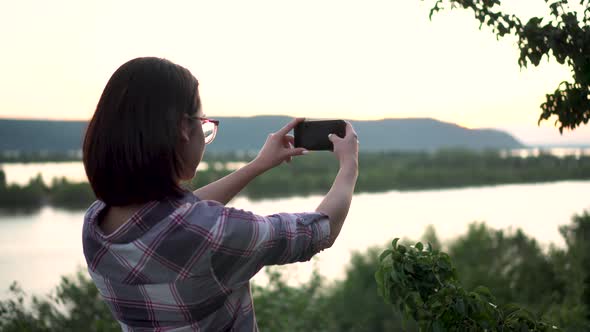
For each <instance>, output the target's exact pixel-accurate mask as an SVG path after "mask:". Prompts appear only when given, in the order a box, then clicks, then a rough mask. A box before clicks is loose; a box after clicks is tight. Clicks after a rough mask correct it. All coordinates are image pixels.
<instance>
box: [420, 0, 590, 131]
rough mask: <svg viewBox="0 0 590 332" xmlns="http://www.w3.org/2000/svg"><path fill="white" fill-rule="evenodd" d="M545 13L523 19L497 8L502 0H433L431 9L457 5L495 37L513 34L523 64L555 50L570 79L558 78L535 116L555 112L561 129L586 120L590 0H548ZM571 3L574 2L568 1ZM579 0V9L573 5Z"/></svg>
mask: <svg viewBox="0 0 590 332" xmlns="http://www.w3.org/2000/svg"><path fill="white" fill-rule="evenodd" d="M545 2H546V3H547V6H548V13H549V14H550V16H549V17H532V18H530V19H529V20H528V21H527V22H526V23H523V20H521V19H520V18H519V17H517V16H516V15H512V14H507V13H505V12H503V11H502V10H501V8H500V7H501V1H500V0H488V1H477V0H436V2H435V4H434V6H433V8H432V9H431V11H430V17H431V18H432V15H433V13H435V12H438V11H440V10H442V9H444V6H445V4H447V5H450V6H451V8H455V7H459V8H464V9H470V10H472V11H473V13H474V16H475V19H477V20H478V21H479V22H480V28H481V26H483V25H487V26H489V27H491V28H492V30H493V32H494V33H495V34H496V35H497V36H498V38H500V37H503V36H506V35H515V36H516V37H517V38H518V48H519V49H520V57H519V59H518V63H519V65H520V66H521V67H527V65H528V64H532V65H534V66H538V65H539V63H540V62H541V59H542V58H543V57H544V56H547V58H549V57H551V56H553V57H554V58H555V59H556V60H557V62H559V63H560V64H567V65H568V67H569V68H570V69H571V71H572V74H573V79H574V82H573V83H571V82H566V81H564V82H561V83H560V84H559V85H558V87H557V89H556V90H555V91H554V92H553V93H549V94H547V95H546V101H545V102H544V103H543V104H542V105H541V110H542V112H541V115H540V117H539V122H541V121H542V120H547V119H549V118H550V117H551V116H553V115H555V116H557V120H556V124H559V131H560V132H563V129H564V128H569V129H575V128H576V127H577V126H579V125H581V124H582V123H584V124H587V123H588V120H590V57H589V56H588V54H589V53H590V46H589V45H590V9H589V8H590V1H589V0H576V1H569V0H546V1H545ZM572 4H573V5H572ZM576 5H578V8H579V9H578V10H576V9H574V8H573V7H574V6H576Z"/></svg>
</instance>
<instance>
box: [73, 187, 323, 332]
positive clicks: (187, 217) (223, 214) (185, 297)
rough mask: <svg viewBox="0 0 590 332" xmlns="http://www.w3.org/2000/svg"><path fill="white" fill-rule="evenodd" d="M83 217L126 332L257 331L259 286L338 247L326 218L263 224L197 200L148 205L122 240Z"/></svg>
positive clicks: (94, 264) (106, 291)
mask: <svg viewBox="0 0 590 332" xmlns="http://www.w3.org/2000/svg"><path fill="white" fill-rule="evenodd" d="M105 208H106V205H105V204H104V203H103V202H101V201H96V202H94V203H93V204H92V205H91V206H90V208H89V209H88V211H87V212H86V215H85V217H84V227H83V236H82V237H83V246H84V256H85V257H86V262H87V264H88V271H89V273H90V276H91V277H92V280H93V281H94V283H95V284H96V286H97V288H98V290H99V292H100V294H101V296H102V298H103V299H104V300H105V302H106V303H107V304H108V306H109V308H110V309H111V312H112V313H113V315H114V317H115V318H116V319H117V320H118V321H119V323H120V324H121V327H122V329H123V330H124V331H257V330H258V327H257V324H256V318H255V315H254V308H253V304H252V296H251V293H250V282H249V281H250V279H251V278H252V277H253V276H254V275H255V274H256V272H258V271H259V270H260V269H261V268H262V267H263V266H265V265H273V264H287V263H292V262H301V261H308V260H310V259H311V257H312V256H313V255H315V254H316V253H318V252H319V251H321V250H322V249H324V248H326V247H327V246H328V244H329V234H330V226H329V221H328V218H327V216H326V215H324V214H320V213H280V214H275V215H270V216H265V217H263V216H258V215H255V214H253V213H251V212H246V211H243V210H238V209H233V208H228V207H225V206H224V205H222V204H220V203H217V202H215V201H204V200H200V199H198V198H197V197H196V196H195V195H194V194H193V193H192V192H187V193H186V194H185V196H184V197H183V198H182V199H174V200H172V199H171V200H164V201H153V202H149V203H147V204H146V205H145V206H144V207H142V208H141V209H140V210H139V211H138V212H137V213H135V214H134V215H133V216H132V217H131V218H130V219H129V220H128V221H126V222H125V223H124V224H123V225H121V226H120V227H119V228H118V229H117V230H116V231H115V232H113V233H111V234H109V235H105V234H104V233H103V232H102V231H101V230H100V228H99V227H98V226H97V223H98V220H99V218H100V217H101V212H103V211H106V209H105Z"/></svg>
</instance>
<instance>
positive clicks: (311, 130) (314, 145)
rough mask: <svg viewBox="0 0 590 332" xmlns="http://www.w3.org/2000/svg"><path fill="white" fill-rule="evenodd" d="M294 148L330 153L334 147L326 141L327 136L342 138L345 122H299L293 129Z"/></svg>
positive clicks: (344, 132) (344, 133)
mask: <svg viewBox="0 0 590 332" xmlns="http://www.w3.org/2000/svg"><path fill="white" fill-rule="evenodd" d="M294 132H295V147H296V148H300V147H301V148H305V149H307V150H315V151H321V150H326V151H332V150H334V146H333V144H332V142H331V141H330V140H329V139H328V135H329V134H335V135H338V136H339V137H341V138H344V136H345V135H346V122H344V120H317V121H303V122H300V123H299V124H298V125H297V126H296V127H295V129H294Z"/></svg>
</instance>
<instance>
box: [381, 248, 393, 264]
mask: <svg viewBox="0 0 590 332" xmlns="http://www.w3.org/2000/svg"><path fill="white" fill-rule="evenodd" d="M392 252H393V250H391V249H387V250H385V251H384V252H382V253H381V255H380V256H379V261H380V262H382V261H383V260H384V259H385V257H387V256H389V255H390V254H391V253H392Z"/></svg>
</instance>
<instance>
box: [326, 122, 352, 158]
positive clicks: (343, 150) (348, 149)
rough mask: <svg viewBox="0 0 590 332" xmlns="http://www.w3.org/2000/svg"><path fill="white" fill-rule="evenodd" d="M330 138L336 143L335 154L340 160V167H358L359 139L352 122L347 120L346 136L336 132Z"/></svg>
mask: <svg viewBox="0 0 590 332" xmlns="http://www.w3.org/2000/svg"><path fill="white" fill-rule="evenodd" d="M328 139H329V140H330V141H331V142H332V144H334V154H335V155H336V157H337V158H338V160H339V161H340V167H354V168H355V169H356V168H358V153H359V141H358V135H357V134H356V132H355V131H354V128H352V125H351V124H350V122H348V121H346V134H345V135H344V138H340V137H338V135H336V134H330V135H329V136H328Z"/></svg>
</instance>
